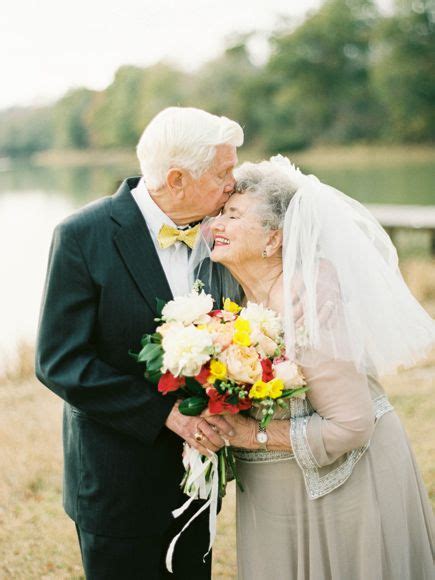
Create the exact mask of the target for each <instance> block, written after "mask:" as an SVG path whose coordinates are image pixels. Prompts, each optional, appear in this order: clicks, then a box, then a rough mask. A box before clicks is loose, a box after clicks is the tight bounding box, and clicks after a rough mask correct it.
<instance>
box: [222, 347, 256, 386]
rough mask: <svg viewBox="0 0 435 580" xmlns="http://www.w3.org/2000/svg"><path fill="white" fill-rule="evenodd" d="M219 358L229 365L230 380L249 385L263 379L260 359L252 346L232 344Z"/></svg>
mask: <svg viewBox="0 0 435 580" xmlns="http://www.w3.org/2000/svg"><path fill="white" fill-rule="evenodd" d="M218 358H219V360H221V361H222V362H224V363H225V364H226V365H227V371H228V378H229V379H233V380H234V381H240V382H242V383H249V384H254V383H255V382H256V381H259V380H260V379H261V376H262V368H261V363H260V359H259V358H258V353H257V351H256V350H255V348H254V347H252V346H240V345H238V344H231V345H230V346H229V347H228V348H227V349H226V350H224V351H223V352H222V353H221V354H220V355H219V357H218Z"/></svg>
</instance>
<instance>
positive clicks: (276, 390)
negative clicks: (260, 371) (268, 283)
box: [267, 379, 284, 399]
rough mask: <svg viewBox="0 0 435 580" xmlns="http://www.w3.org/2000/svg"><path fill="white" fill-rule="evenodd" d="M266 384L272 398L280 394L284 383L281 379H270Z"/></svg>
mask: <svg viewBox="0 0 435 580" xmlns="http://www.w3.org/2000/svg"><path fill="white" fill-rule="evenodd" d="M267 384H268V386H269V396H270V397H272V399H277V398H278V397H280V396H281V395H282V391H283V389H284V383H283V382H282V380H281V379H272V380H271V381H269V382H268V383H267Z"/></svg>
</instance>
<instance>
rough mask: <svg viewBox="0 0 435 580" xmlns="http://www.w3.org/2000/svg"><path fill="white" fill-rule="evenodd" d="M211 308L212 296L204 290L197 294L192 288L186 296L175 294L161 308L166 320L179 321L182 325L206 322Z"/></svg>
mask: <svg viewBox="0 0 435 580" xmlns="http://www.w3.org/2000/svg"><path fill="white" fill-rule="evenodd" d="M212 309H213V298H212V297H211V296H210V294H206V293H205V292H204V291H202V292H200V293H199V294H198V293H197V292H195V291H194V290H193V291H192V292H191V293H190V294H188V295H187V296H176V297H175V298H174V300H171V301H170V302H168V303H167V304H166V305H165V306H164V307H163V310H162V318H163V320H165V321H166V322H181V323H182V324H184V325H186V326H187V325H188V324H192V323H193V322H194V323H196V324H206V323H207V322H208V320H209V317H208V316H207V314H208V312H210V310H212Z"/></svg>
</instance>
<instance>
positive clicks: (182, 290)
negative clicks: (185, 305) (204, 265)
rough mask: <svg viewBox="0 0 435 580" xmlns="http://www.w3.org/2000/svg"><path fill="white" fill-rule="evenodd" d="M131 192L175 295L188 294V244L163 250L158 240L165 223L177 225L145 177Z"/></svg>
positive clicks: (177, 244) (174, 245) (176, 244)
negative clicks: (163, 207) (156, 200)
mask: <svg viewBox="0 0 435 580" xmlns="http://www.w3.org/2000/svg"><path fill="white" fill-rule="evenodd" d="M131 194H132V196H133V199H134V200H135V202H136V203H137V205H138V206H139V209H140V211H141V212H142V215H143V217H144V218H145V222H146V225H147V226H148V229H149V231H150V234H151V238H152V240H153V242H154V246H155V248H156V252H157V255H158V257H159V259H160V262H161V264H162V267H163V271H164V273H165V275H166V279H167V280H168V283H169V287H170V288H171V291H172V294H173V296H181V295H183V294H188V293H189V292H190V290H191V288H190V287H189V276H188V262H189V252H188V248H187V246H186V244H184V243H183V242H175V244H172V246H169V248H166V249H164V250H163V249H162V248H161V247H160V246H159V243H158V241H157V235H158V233H159V231H160V228H161V227H162V225H163V224H167V225H169V226H172V227H174V228H176V227H177V225H176V224H175V223H174V222H173V221H172V220H171V218H169V217H168V216H167V215H166V214H165V213H164V212H163V211H162V210H161V209H160V208H159V206H158V205H157V204H156V202H155V201H154V200H153V198H152V197H151V195H150V194H149V192H148V190H147V187H146V185H145V182H144V180H143V179H141V180H140V181H139V183H138V185H137V187H135V189H132V190H131Z"/></svg>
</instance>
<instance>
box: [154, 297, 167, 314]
mask: <svg viewBox="0 0 435 580" xmlns="http://www.w3.org/2000/svg"><path fill="white" fill-rule="evenodd" d="M165 306H166V302H165V300H162V299H161V298H156V310H157V316H158V317H159V318H161V316H162V310H163V308H164V307H165Z"/></svg>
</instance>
